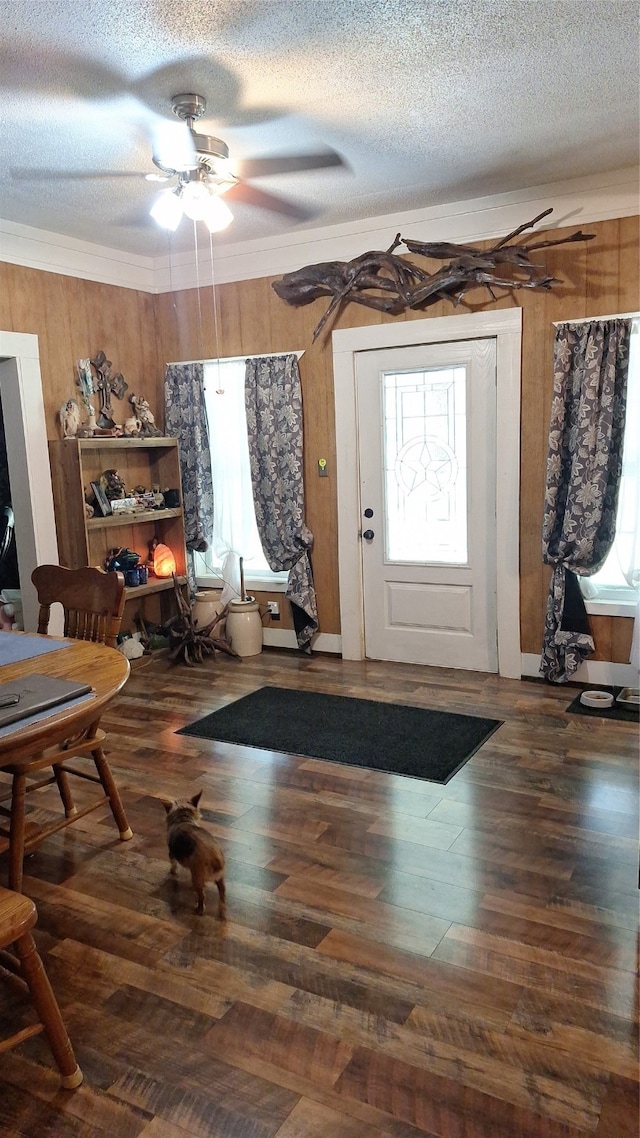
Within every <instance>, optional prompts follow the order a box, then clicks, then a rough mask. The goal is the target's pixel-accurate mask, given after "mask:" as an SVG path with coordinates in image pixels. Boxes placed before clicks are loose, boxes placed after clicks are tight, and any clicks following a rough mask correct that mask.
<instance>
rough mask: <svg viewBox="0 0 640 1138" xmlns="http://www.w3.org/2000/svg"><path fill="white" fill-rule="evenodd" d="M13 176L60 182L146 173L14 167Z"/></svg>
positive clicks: (25, 180) (34, 180) (22, 179)
mask: <svg viewBox="0 0 640 1138" xmlns="http://www.w3.org/2000/svg"><path fill="white" fill-rule="evenodd" d="M9 173H10V174H11V177H12V178H15V180H16V181H18V182H59V181H63V180H65V179H66V180H67V181H87V180H89V179H91V178H144V177H146V175H145V174H141V173H139V172H138V171H135V170H110V171H107V172H105V171H104V170H38V169H33V170H29V169H18V170H16V169H14V170H10V171H9Z"/></svg>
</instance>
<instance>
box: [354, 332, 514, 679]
mask: <svg viewBox="0 0 640 1138" xmlns="http://www.w3.org/2000/svg"><path fill="white" fill-rule="evenodd" d="M495 374H496V363H495V340H493V339H489V340H465V341H458V342H454V343H445V344H430V345H421V346H415V347H410V348H395V349H387V350H384V351H377V352H358V353H357V355H356V392H357V407H358V450H359V469H360V505H361V511H362V518H361V526H362V533H363V540H362V575H363V593H364V625H365V653H366V655H367V656H368V657H370V658H372V659H381V660H405V661H407V662H410V663H423V664H433V665H439V666H443V667H459V668H471V669H476V670H481V671H496V670H497V638H496V582H495V574H496V566H495V541H496V539H495V441H496V440H495ZM365 535H366V536H365Z"/></svg>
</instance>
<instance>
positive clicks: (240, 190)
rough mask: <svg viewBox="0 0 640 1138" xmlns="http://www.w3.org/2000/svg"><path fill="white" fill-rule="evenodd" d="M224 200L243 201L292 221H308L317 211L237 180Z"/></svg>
mask: <svg viewBox="0 0 640 1138" xmlns="http://www.w3.org/2000/svg"><path fill="white" fill-rule="evenodd" d="M224 200H225V201H236V202H243V203H244V204H245V205H254V206H258V208H259V209H269V210H271V211H272V212H273V213H280V214H282V215H283V216H284V217H291V218H292V219H293V220H294V221H308V220H309V218H311V217H315V216H316V214H317V212H318V211H317V210H315V209H309V208H308V207H307V206H302V205H298V204H297V203H296V202H290V201H287V200H286V198H280V197H276V195H275V194H268V193H266V192H265V191H264V190H259V189H257V187H256V186H248V185H247V183H246V182H238V183H237V185H235V186H233V187H232V189H230V190H227V192H226V193H225V195H224Z"/></svg>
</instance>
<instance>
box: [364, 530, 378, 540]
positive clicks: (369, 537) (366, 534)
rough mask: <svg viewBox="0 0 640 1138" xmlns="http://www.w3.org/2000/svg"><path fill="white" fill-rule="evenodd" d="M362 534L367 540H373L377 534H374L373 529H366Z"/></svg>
mask: <svg viewBox="0 0 640 1138" xmlns="http://www.w3.org/2000/svg"><path fill="white" fill-rule="evenodd" d="M362 536H363V538H364V540H365V541H373V539H374V537H375V536H376V535H375V534H374V532H373V530H372V529H366V530H365V531H364V533H363V535H362Z"/></svg>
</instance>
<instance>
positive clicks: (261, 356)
mask: <svg viewBox="0 0 640 1138" xmlns="http://www.w3.org/2000/svg"><path fill="white" fill-rule="evenodd" d="M304 353H305V349H304V348H303V349H302V351H301V352H267V353H266V356H267V357H269V356H295V357H296V359H298V360H299V359H301V358H302V356H303V355H304ZM264 358H265V353H264V352H261V353H260V354H259V355H255V356H222V357H221V360H220V362H221V363H234V362H235V361H236V360H262V359H264ZM217 362H218V361H217V360H171V361H170V362H167V363H165V365H164V366H165V367H177V366H178V364H215V363H217Z"/></svg>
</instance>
